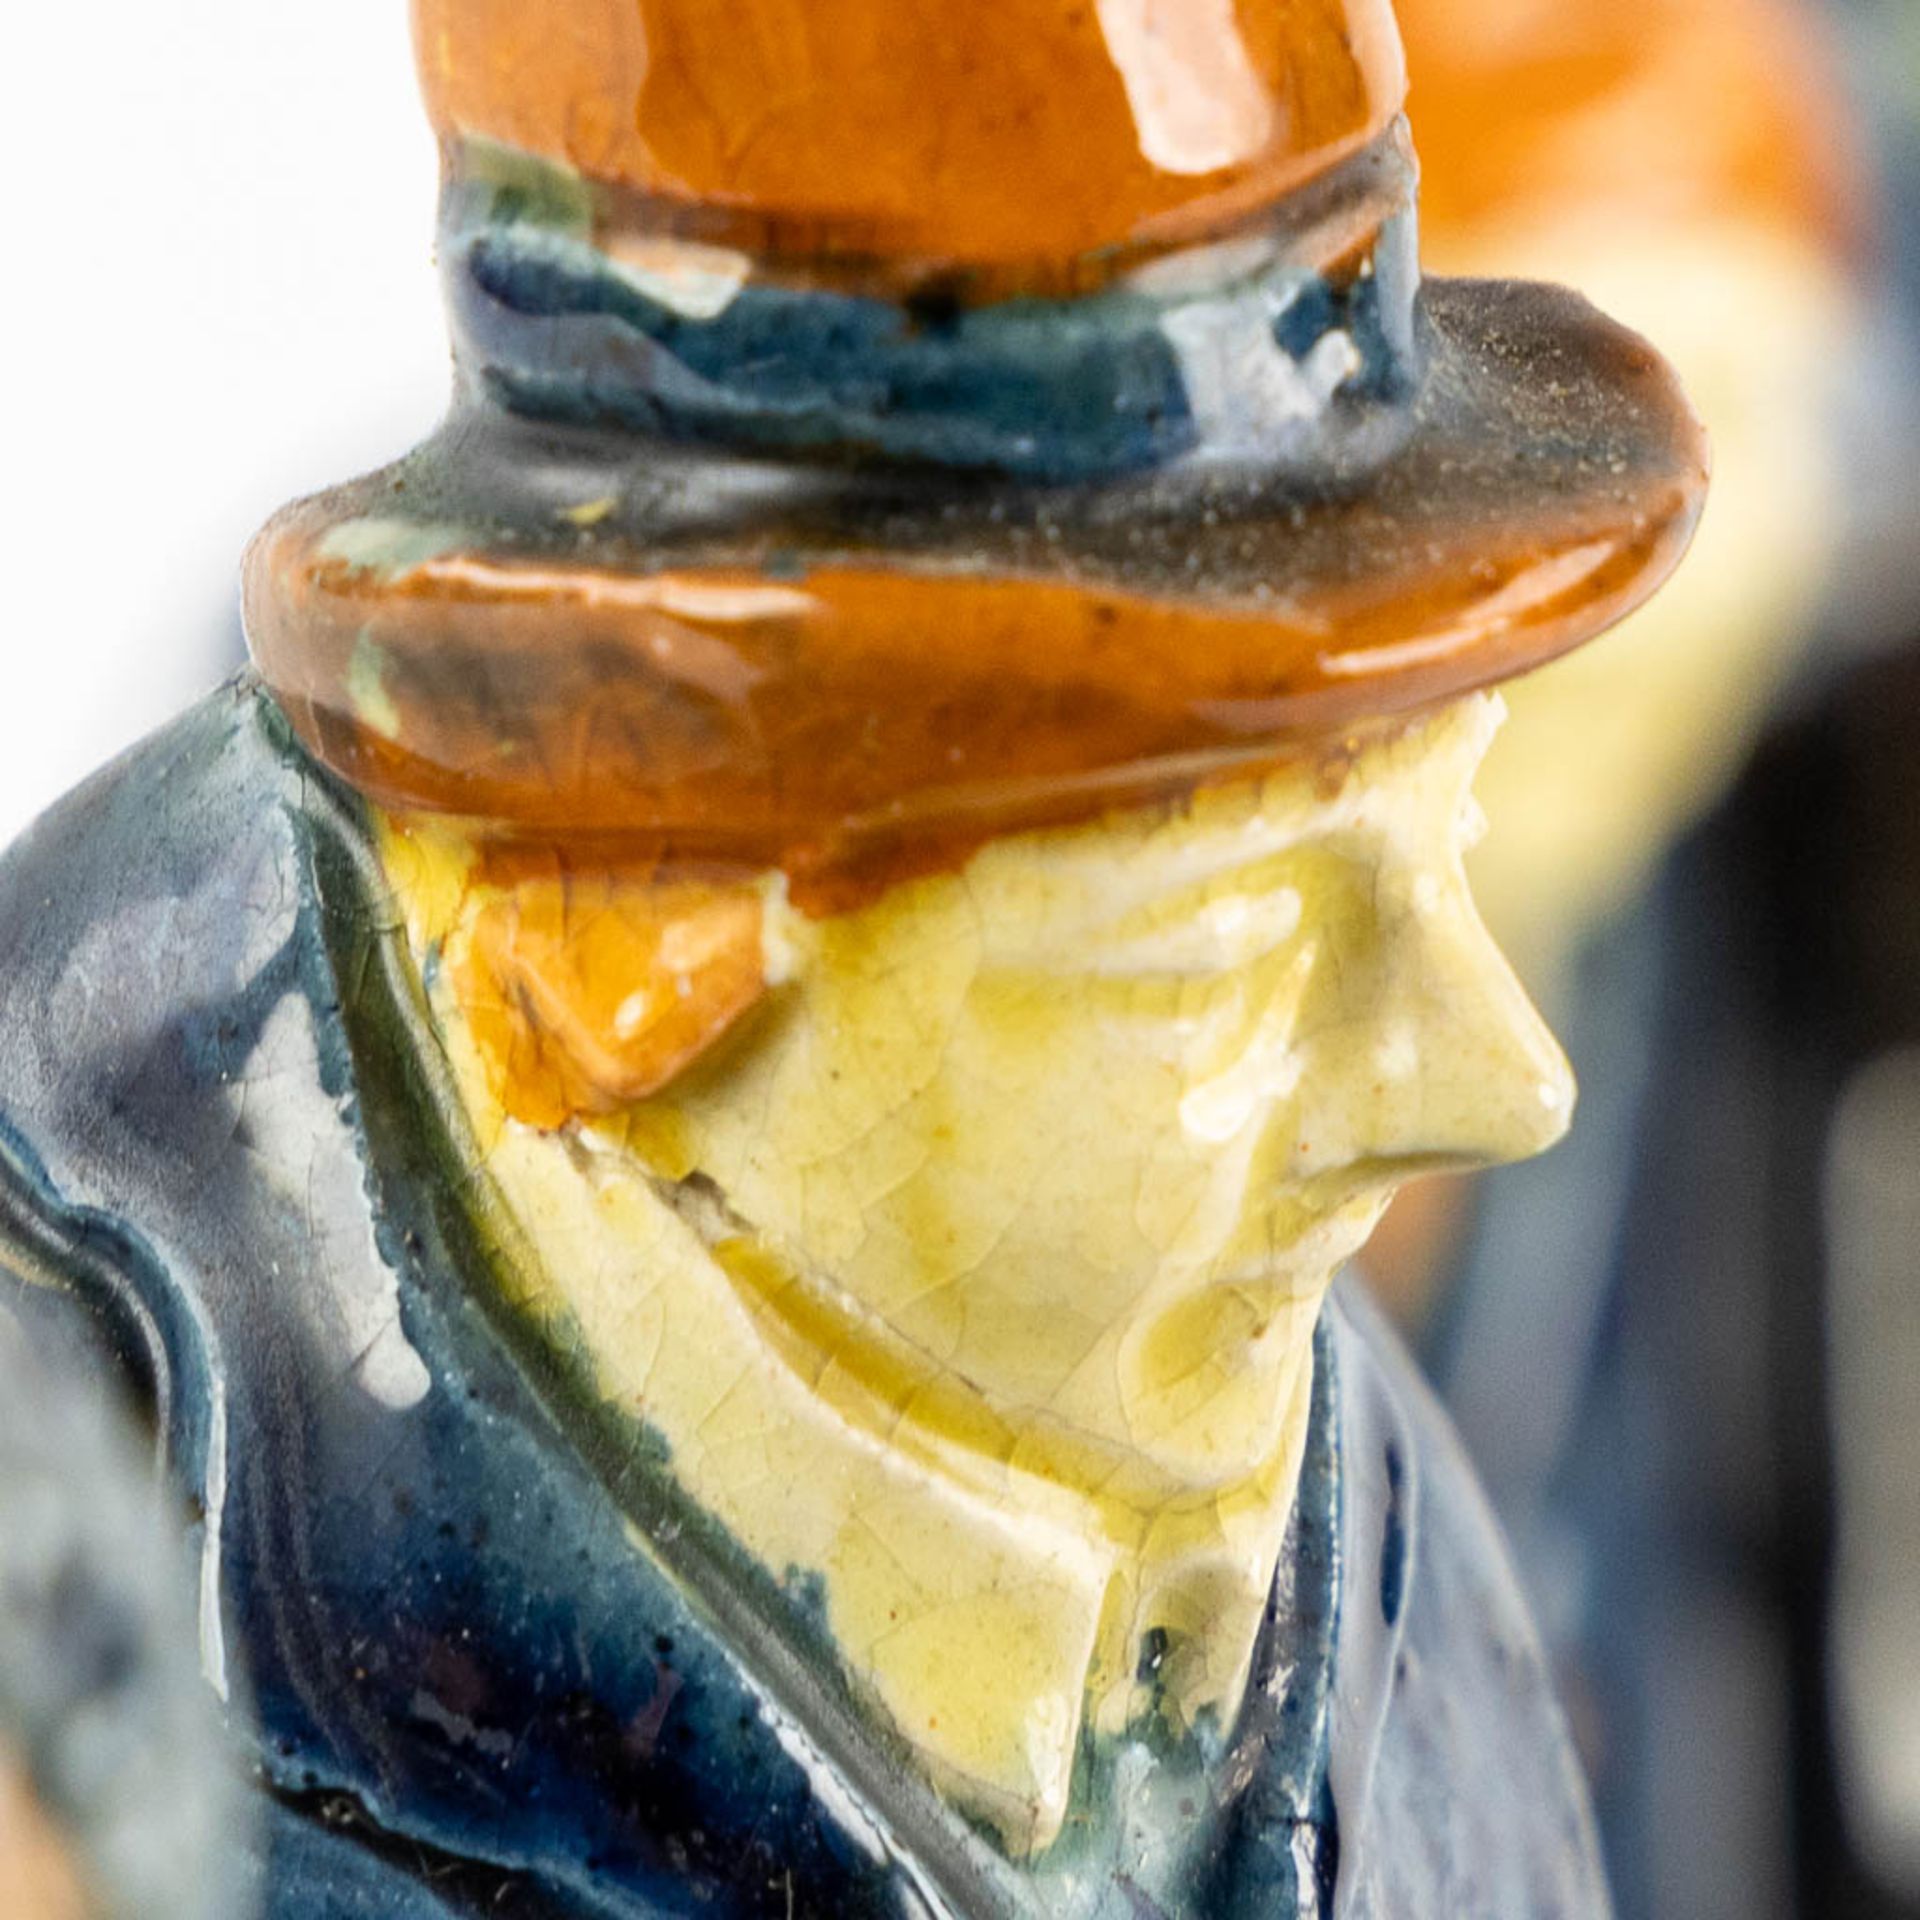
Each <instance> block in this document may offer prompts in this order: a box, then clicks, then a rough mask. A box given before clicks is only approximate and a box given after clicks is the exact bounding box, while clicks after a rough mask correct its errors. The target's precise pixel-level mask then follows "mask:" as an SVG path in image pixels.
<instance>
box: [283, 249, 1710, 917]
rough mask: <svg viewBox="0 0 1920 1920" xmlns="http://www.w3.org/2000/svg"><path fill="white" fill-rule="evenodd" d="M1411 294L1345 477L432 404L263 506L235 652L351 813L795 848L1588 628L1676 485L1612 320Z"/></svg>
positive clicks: (1662, 413) (1678, 526)
mask: <svg viewBox="0 0 1920 1920" xmlns="http://www.w3.org/2000/svg"><path fill="white" fill-rule="evenodd" d="M1431 291H1432V298H1431V300H1430V302H1429V304H1430V307H1431V308H1432V310H1433V312H1434V315H1435V319H1436V323H1437V328H1438V334H1439V346H1438V348H1437V358H1436V368H1435V373H1434V376H1433V378H1431V379H1430V380H1429V382H1428V384H1427V387H1426V389H1425V391H1424V393H1423V396H1422V398H1421V400H1420V402H1419V403H1418V406H1417V408H1416V419H1417V421H1418V423H1419V424H1418V427H1417V429H1416V433H1415V437H1414V439H1413V442H1412V444H1411V446H1410V449H1409V452H1408V454H1407V455H1406V456H1405V457H1403V458H1402V459H1400V460H1398V461H1396V462H1394V463H1392V464H1391V465H1390V466H1389V467H1388V468H1387V469H1386V471H1385V472H1384V473H1383V474H1382V476H1381V478H1380V480H1379V482H1378V484H1376V485H1375V486H1374V487H1372V488H1371V489H1369V490H1363V491H1360V492H1358V493H1357V494H1355V495H1354V496H1353V497H1350V498H1342V497H1338V496H1337V495H1335V496H1331V497H1330V496H1328V495H1327V494H1326V493H1325V492H1320V493H1300V492H1298V491H1296V490H1292V489H1288V488H1284V487H1275V486H1267V485H1262V484H1261V483H1259V482H1258V481H1257V480H1256V481H1248V480H1245V479H1239V480H1236V481H1233V482H1230V483H1224V484H1222V483H1214V484H1211V485H1210V484H1208V483H1206V482H1205V481H1200V480H1178V481H1174V480H1168V481H1162V482H1159V483H1155V484H1153V485H1142V486H1139V487H1136V488H1134V489H1132V490H1130V491H1124V492H1122V491H1116V490H1113V489H1099V490H1091V489H1083V490H1079V491H1069V490H1060V489H1047V490H1027V491H1023V490H1017V489H1012V488H1009V489H1006V490H1004V491H1002V492H1000V493H998V494H992V493H983V492H982V491H981V490H980V489H978V488H977V487H966V488H959V487H942V486H940V485H938V484H933V483H928V482H924V481H920V480H916V479H915V478H914V477H913V476H895V477H893V478H892V479H889V478H888V477H886V476H885V475H872V474H870V475H866V476H860V475H853V476H840V477H835V476H827V477H825V478H824V479H821V478H816V479H813V480H808V479H806V478H804V477H800V478H793V477H788V478H783V477H782V476H781V475H779V474H778V473H776V472H772V471H769V470H767V469H764V468H755V467H748V466H745V465H741V464H731V463H725V462H717V461H711V460H702V459H699V458H692V457H682V458H676V457H674V456H671V455H669V454H667V453H666V452H665V451H663V450H659V449H655V450H653V451H651V452H645V453H642V454H640V455H639V456H638V457H637V458H636V457H634V456H633V455H631V454H629V453H627V452H625V451H624V450H615V452H614V457H613V458H612V461H611V463H610V464H604V465H603V464H599V462H600V461H601V460H602V459H604V458H606V451H607V450H606V448H605V445H604V443H603V442H598V441H595V440H592V439H588V438H582V439H577V440H574V441H571V442H569V441H567V440H564V439H559V438H553V439H545V440H523V441H521V442H520V443H519V444H518V445H516V444H515V443H514V442H512V441H510V440H509V441H505V442H499V443H494V444H493V445H491V446H490V445H489V443H488V441H487V440H486V439H485V438H484V437H483V436H482V435H480V434H478V433H476V431H475V430H474V429H473V428H472V427H462V428H460V429H457V430H456V432H455V433H454V434H453V435H452V436H450V437H449V439H448V440H447V441H446V442H443V443H442V446H441V447H440V448H429V449H427V450H425V451H424V452H423V454H422V455H420V456H418V457H417V458H416V459H415V460H414V461H413V462H411V463H409V464H408V465H406V466H403V467H402V468H399V469H396V470H395V471H394V472H392V473H391V474H389V475H386V476H380V477H376V478H375V479H374V480H372V481H370V482H367V483H364V484H362V485H360V486H358V487H356V488H352V489H348V490H345V491H343V492H342V493H340V494H336V495H331V496H326V497H323V498H322V499H321V500H319V501H317V502H315V503H312V504H310V505H307V506H304V507H301V508H298V509H295V510H293V511H292V512H291V513H289V514H288V515H287V516H285V517H284V518H282V519H281V520H280V521H279V522H277V523H276V524H275V526H274V527H273V528H272V529H271V530H270V531H269V533H268V534H267V535H266V536H265V538H264V539H263V541H262V543H261V545H260V546H259V547H257V548H256V550H255V552H254V554H253V556H252V559H251V562H250V570H249V597H248V629H249V634H250V637H251V639H252V643H253V648H254V653H255V657H256V659H257V660H258V661H259V663H260V666H261V669H262V671H263V672H264V674H265V675H266V677H267V679H268V682H269V684H271V685H273V686H274V687H275V688H276V690H277V691H278V692H279V693H280V695H281V697H282V699H283V700H284V702H285V703H286V705H287V708H288V711H289V714H290V715H291V717H292V718H293V720H294V722H295V724H296V726H298V727H299V729H300V731H301V733H302V736H303V737H304V738H305V739H306V740H307V742H308V743H309V745H310V746H311V747H312V748H313V749H314V751H315V752H317V753H318V754H319V756H320V757H321V759H322V760H323V761H325V762H326V763H327V764H329V765H331V766H333V767H334V768H335V769H336V770H338V771H339V772H340V773H342V774H343V775H344V776H345V777H346V778H348V779H349V780H351V781H352V782H353V783H354V784H355V785H357V786H359V787H360V788H361V789H362V790H363V791H366V792H368V793H370V794H372V795H373V796H375V797H376V798H378V799H379V800H380V801H381V802H382V804H384V805H388V806H396V807H402V808H425V809H429V810H433V811H440V812H447V813H453V814H458V815H466V816H473V817H476V818H480V819H492V820H497V821H499V822H501V823H503V824H504V825H505V826H506V827H508V828H510V829H513V830H518V831H522V832H527V831H531V832H536V833H543V834H554V833H565V834H581V833H584V834H589V835H596V836H602V837H605V836H628V837H637V838H638V839H639V840H641V841H642V843H643V844H644V843H651V844H653V845H654V846H656V847H657V846H658V845H660V844H661V843H666V844H668V845H671V846H674V847H677V848H678V849H679V850H680V851H682V852H688V853H695V854H704V855H707V856H709V857H711V856H714V855H722V856H726V857H730V858H733V859H736V860H738V861H741V862H743V863H745V864H748V865H754V866H760V865H785V866H787V867H788V868H789V869H790V870H791V871H793V872H794V873H795V874H796V875H797V876H799V877H801V878H802V879H803V880H808V879H811V878H813V877H815V876H821V875H828V876H831V875H832V874H834V873H835V872H837V871H838V870H839V869H842V868H844V867H846V866H848V865H852V866H853V867H855V868H858V867H860V866H862V865H863V864H865V863H869V862H876V863H878V865H879V866H880V868H881V869H882V870H886V869H887V868H888V867H889V865H890V864H899V863H903V862H904V863H905V864H908V865H911V864H912V859H913V854H914V847H915V846H916V845H918V846H919V848H920V850H921V852H922V853H924V852H925V848H926V843H927V842H929V841H933V842H936V843H944V844H947V845H950V846H955V847H965V846H969V845H972V844H976V843H977V841H978V840H979V839H980V838H981V837H982V836H983V835H984V834H987V833H991V832H994V831H1004V830H1007V829H1009V828H1012V827H1015V826H1020V825H1025V824H1033V823H1035V822H1036V821H1041V820H1047V819H1054V820H1058V819H1062V818H1072V817H1075V816H1084V815H1086V814H1087V813H1090V812H1097V811H1099V810H1100V809H1101V808H1103V807H1105V806H1107V805H1110V804H1113V803H1114V802H1115V801H1116V800H1119V799H1125V798H1128V797H1138V796H1139V795H1140V794H1142V793H1146V792H1152V791H1155V790H1165V788H1166V787H1168V786H1169V785H1173V786H1178V785H1181V784H1186V783H1190V782H1191V781H1192V780H1193V779H1194V778H1195V777H1197V776H1198V775H1200V774H1202V773H1204V772H1206V771H1208V770H1209V769H1214V770H1218V769H1219V768H1221V767H1223V766H1230V765H1232V764H1233V763H1236V762H1239V763H1245V762H1247V761H1249V760H1253V759H1258V758H1261V757H1271V756H1272V755H1273V754H1274V753H1275V752H1276V751H1278V750H1285V749H1287V748H1289V747H1291V748H1293V749H1295V750H1297V749H1298V748H1299V746H1300V744H1301V743H1302V742H1312V741H1325V740H1327V739H1329V738H1332V739H1336V740H1337V739H1338V738H1339V737H1340V735H1341V734H1342V733H1343V732H1345V731H1350V730H1351V729H1353V728H1355V727H1356V726H1361V725H1363V724H1364V723H1366V722H1368V721H1370V720H1373V719H1376V718H1378V717H1380V716H1382V715H1388V714H1392V713H1395V712H1405V711H1407V710H1410V709H1412V708H1415V707H1418V706H1420V705H1423V704H1427V703H1430V702H1432V701H1435V700H1439V699H1444V698H1446V697H1448V696H1449V695H1452V694H1457V693H1459V692H1462V691H1465V690H1467V689H1469V688H1472V687H1475V686H1479V685H1484V684H1486V683H1488V682H1490V681H1494V680H1498V679H1500V678H1503V677H1505V676H1506V675H1509V674H1511V673H1514V672H1518V671H1522V670H1524V669H1526V668H1528V667H1531V666H1534V665H1537V664H1539V663H1540V662H1541V661H1543V660H1545V659H1548V658H1550V657H1552V656H1553V655H1554V654H1556V653H1558V652H1560V651H1562V650H1564V649H1565V648H1567V647H1569V646H1571V645H1573V644H1575V643H1576V642H1578V641H1579V640H1581V639H1583V638H1585V637H1587V636H1588V635H1589V634H1591V633H1592V632H1593V631H1595V630H1596V629H1597V628H1599V627H1601V626H1604V625H1606V624H1608V623H1609V622H1610V621H1611V620H1613V619H1615V618H1617V617H1618V616H1619V615H1620V614H1622V613H1623V612H1625V611H1626V610H1627V609H1628V608H1629V607H1630V606H1632V605H1633V604H1635V603H1636V602H1638V601H1639V600H1640V599H1642V598H1643V597H1644V596H1645V595H1646V594H1647V593H1649V592H1650V591H1651V590H1652V589H1653V587H1654V586H1655V585H1656V584H1657V583H1658V582H1659V580H1660V579H1662V578H1663V577H1664V576H1665V574H1666V572H1667V571H1668V570H1669V569H1670V568H1671V566H1672V565H1673V563H1674V561H1675V560H1676V559H1677V557H1678V555H1679V553H1680V551H1681V550H1682V548H1683V546H1684V543H1685V541H1686V538H1687V536H1688V534H1689V533H1690V531H1691V527H1692V522H1693V517H1694V514H1695V512H1696V511H1697V508H1698V502H1699V496H1700V488H1701V485H1702V478H1703V471H1704V449H1703V446H1702V443H1701V441H1700V439H1699V437H1698V432H1697V428H1696V427H1695V425H1694V423H1693V421H1692V418H1691V416H1690V415H1689V414H1688V413H1687V411H1686V408H1685V403H1684V401H1683V400H1681V398H1680V397H1679V394H1678V391H1677V389H1676V388H1675V387H1674V386H1673V384H1672V383H1671V381H1670V379H1669V377H1668V376H1667V374H1666V373H1665V371H1664V369H1663V367H1662V365H1661V363H1660V362H1659V360H1658V358H1657V357H1656V356H1655V355H1654V354H1653V353H1651V351H1650V350H1649V349H1648V348H1647V347H1646V346H1645V344H1644V343H1643V342H1641V341H1639V340H1638V339H1636V338H1635V337H1634V336H1632V335H1629V334H1626V333H1624V332H1622V331H1621V330H1619V329H1616V328H1613V327H1611V326H1609V325H1608V324H1607V323H1606V322H1604V321H1602V320H1601V319H1600V318H1599V316H1597V315H1595V314H1594V313H1592V311H1591V310H1590V309H1587V308H1585V307H1584V306H1583V305H1581V303H1579V302H1577V301H1574V300H1572V299H1570V298H1568V297H1566V296H1562V295H1558V294H1552V293H1548V292H1545V291H1542V290H1531V291H1526V290H1521V291H1515V290H1511V289H1509V290H1501V289H1497V288H1493V287H1467V286H1462V287H1459V288H1457V289H1452V288H1441V289H1438V290H1431ZM496 448H497V450H496ZM1563 462H1577V463H1578V465H1577V467H1576V468H1575V469H1574V473H1575V474H1577V479H1578V485H1577V486H1575V485H1570V484H1569V477H1570V476H1569V474H1568V472H1566V471H1564V470H1563V466H1562V463H1563ZM903 843H904V844H903Z"/></svg>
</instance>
